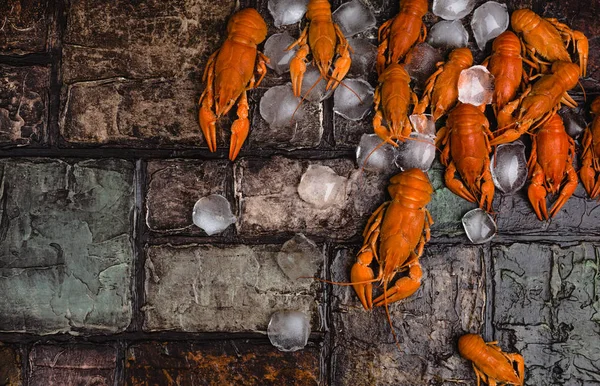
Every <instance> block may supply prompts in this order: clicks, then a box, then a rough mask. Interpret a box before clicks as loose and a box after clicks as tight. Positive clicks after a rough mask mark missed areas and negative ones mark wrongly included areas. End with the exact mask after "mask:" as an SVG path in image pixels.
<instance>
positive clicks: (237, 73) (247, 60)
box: [199, 8, 269, 161]
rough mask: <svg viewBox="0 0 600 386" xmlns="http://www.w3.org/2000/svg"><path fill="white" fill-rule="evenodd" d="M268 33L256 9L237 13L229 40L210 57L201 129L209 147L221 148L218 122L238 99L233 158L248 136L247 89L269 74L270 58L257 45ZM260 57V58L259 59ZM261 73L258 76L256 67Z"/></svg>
mask: <svg viewBox="0 0 600 386" xmlns="http://www.w3.org/2000/svg"><path fill="white" fill-rule="evenodd" d="M266 36H267V24H266V23H265V21H264V20H263V18H262V17H261V16H260V14H259V13H258V12H257V11H256V10H255V9H253V8H246V9H243V10H241V11H239V12H237V13H235V14H234V15H233V16H232V17H231V19H230V20H229V23H227V39H226V40H225V42H224V43H223V45H222V46H221V48H219V49H218V50H217V51H216V52H215V53H213V54H212V55H211V56H210V58H209V59H208V63H207V65H206V69H205V70H204V76H203V78H202V79H203V81H204V82H206V88H205V89H204V92H202V95H201V96H200V102H199V103H200V112H199V120H200V128H201V129H202V133H203V134H204V138H205V139H206V143H207V144H208V149H209V150H210V151H212V152H214V151H215V150H216V149H217V135H216V128H215V125H216V122H217V119H218V118H219V117H221V116H223V115H225V114H227V113H228V112H229V110H231V108H232V107H233V105H234V104H235V102H236V101H238V109H237V116H238V119H236V120H235V121H234V122H233V125H232V126H231V144H230V148H229V159H230V160H232V161H233V160H234V159H235V158H236V157H237V155H238V153H239V152H240V149H241V147H242V144H243V143H244V141H245V140H246V137H247V136H248V131H249V130H250V121H249V120H248V98H247V96H246V90H249V89H252V88H255V87H257V86H258V85H259V84H260V82H261V81H262V80H263V78H264V76H265V74H266V73H267V67H266V63H268V61H269V58H267V57H266V56H265V55H263V54H262V53H261V52H259V51H258V50H257V48H256V46H257V45H258V44H260V43H261V42H262V41H263V40H265V37H266ZM257 57H258V61H257ZM255 67H256V72H257V73H258V74H259V75H260V78H259V79H258V81H255V79H254V68H255Z"/></svg>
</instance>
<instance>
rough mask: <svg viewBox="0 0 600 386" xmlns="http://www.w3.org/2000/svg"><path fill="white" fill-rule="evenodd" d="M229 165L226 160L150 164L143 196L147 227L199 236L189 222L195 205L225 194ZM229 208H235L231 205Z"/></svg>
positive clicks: (198, 231) (197, 229) (229, 170)
mask: <svg viewBox="0 0 600 386" xmlns="http://www.w3.org/2000/svg"><path fill="white" fill-rule="evenodd" d="M228 165H229V162H228V161H194V160H164V161H160V160H156V161H150V162H149V163H148V167H147V171H148V188H147V189H148V195H147V197H146V212H147V214H146V223H147V224H148V228H149V229H151V230H153V231H157V232H183V233H196V234H201V233H202V231H201V230H200V229H199V228H198V227H196V226H194V225H193V223H192V210H193V208H194V204H195V203H196V201H198V200H199V199H200V198H202V197H205V196H208V195H211V194H220V195H223V196H226V195H227V181H226V179H228V178H231V169H229V168H228ZM232 208H235V207H234V206H233V205H232ZM234 210H235V209H234Z"/></svg>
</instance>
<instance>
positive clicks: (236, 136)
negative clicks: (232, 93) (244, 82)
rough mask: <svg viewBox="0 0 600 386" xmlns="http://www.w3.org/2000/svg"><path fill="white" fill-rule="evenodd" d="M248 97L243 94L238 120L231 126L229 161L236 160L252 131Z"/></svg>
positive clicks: (239, 104)
mask: <svg viewBox="0 0 600 386" xmlns="http://www.w3.org/2000/svg"><path fill="white" fill-rule="evenodd" d="M248 109H249V106H248V97H247V95H246V91H244V92H243V93H242V96H241V97H240V100H239V101H238V108H237V116H238V119H236V120H235V121H233V125H231V143H230V145H229V159H230V160H231V161H233V160H235V159H236V157H237V156H238V154H239V153H240V149H241V148H242V145H243V144H244V141H246V138H247V137H248V132H249V131H250V121H249V120H248Z"/></svg>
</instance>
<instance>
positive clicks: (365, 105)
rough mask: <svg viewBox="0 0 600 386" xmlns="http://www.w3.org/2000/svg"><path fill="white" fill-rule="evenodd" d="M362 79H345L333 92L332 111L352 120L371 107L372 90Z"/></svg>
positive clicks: (363, 114) (357, 118) (362, 115)
mask: <svg viewBox="0 0 600 386" xmlns="http://www.w3.org/2000/svg"><path fill="white" fill-rule="evenodd" d="M374 91H375V90H374V89H373V87H371V85H370V84H369V82H367V81H366V80H363V79H345V80H344V81H343V82H342V84H340V85H339V86H338V87H337V88H336V89H335V93H334V94H333V111H335V112H336V113H338V114H339V115H341V116H342V117H344V118H346V119H350V120H352V121H359V120H361V119H362V118H363V117H364V116H365V115H366V114H367V112H368V111H370V110H371V108H372V107H373V92H374Z"/></svg>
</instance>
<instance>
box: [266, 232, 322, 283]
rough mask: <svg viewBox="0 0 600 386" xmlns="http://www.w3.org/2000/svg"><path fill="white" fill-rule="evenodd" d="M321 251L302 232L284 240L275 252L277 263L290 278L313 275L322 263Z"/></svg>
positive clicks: (295, 278)
mask: <svg viewBox="0 0 600 386" xmlns="http://www.w3.org/2000/svg"><path fill="white" fill-rule="evenodd" d="M323 261H324V257H323V253H322V252H321V250H320V249H319V247H318V246H317V244H315V243H314V242H313V241H312V240H309V239H307V238H306V236H304V235H303V234H302V233H298V234H296V235H295V236H294V237H293V238H291V239H290V240H288V241H286V242H285V243H284V244H283V246H282V247H281V251H280V252H279V253H278V254H277V264H278V265H279V268H281V270H282V271H283V273H285V275H286V276H287V277H288V278H289V279H290V280H297V279H298V278H301V277H314V276H315V275H316V274H317V272H318V271H319V267H321V265H323Z"/></svg>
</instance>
